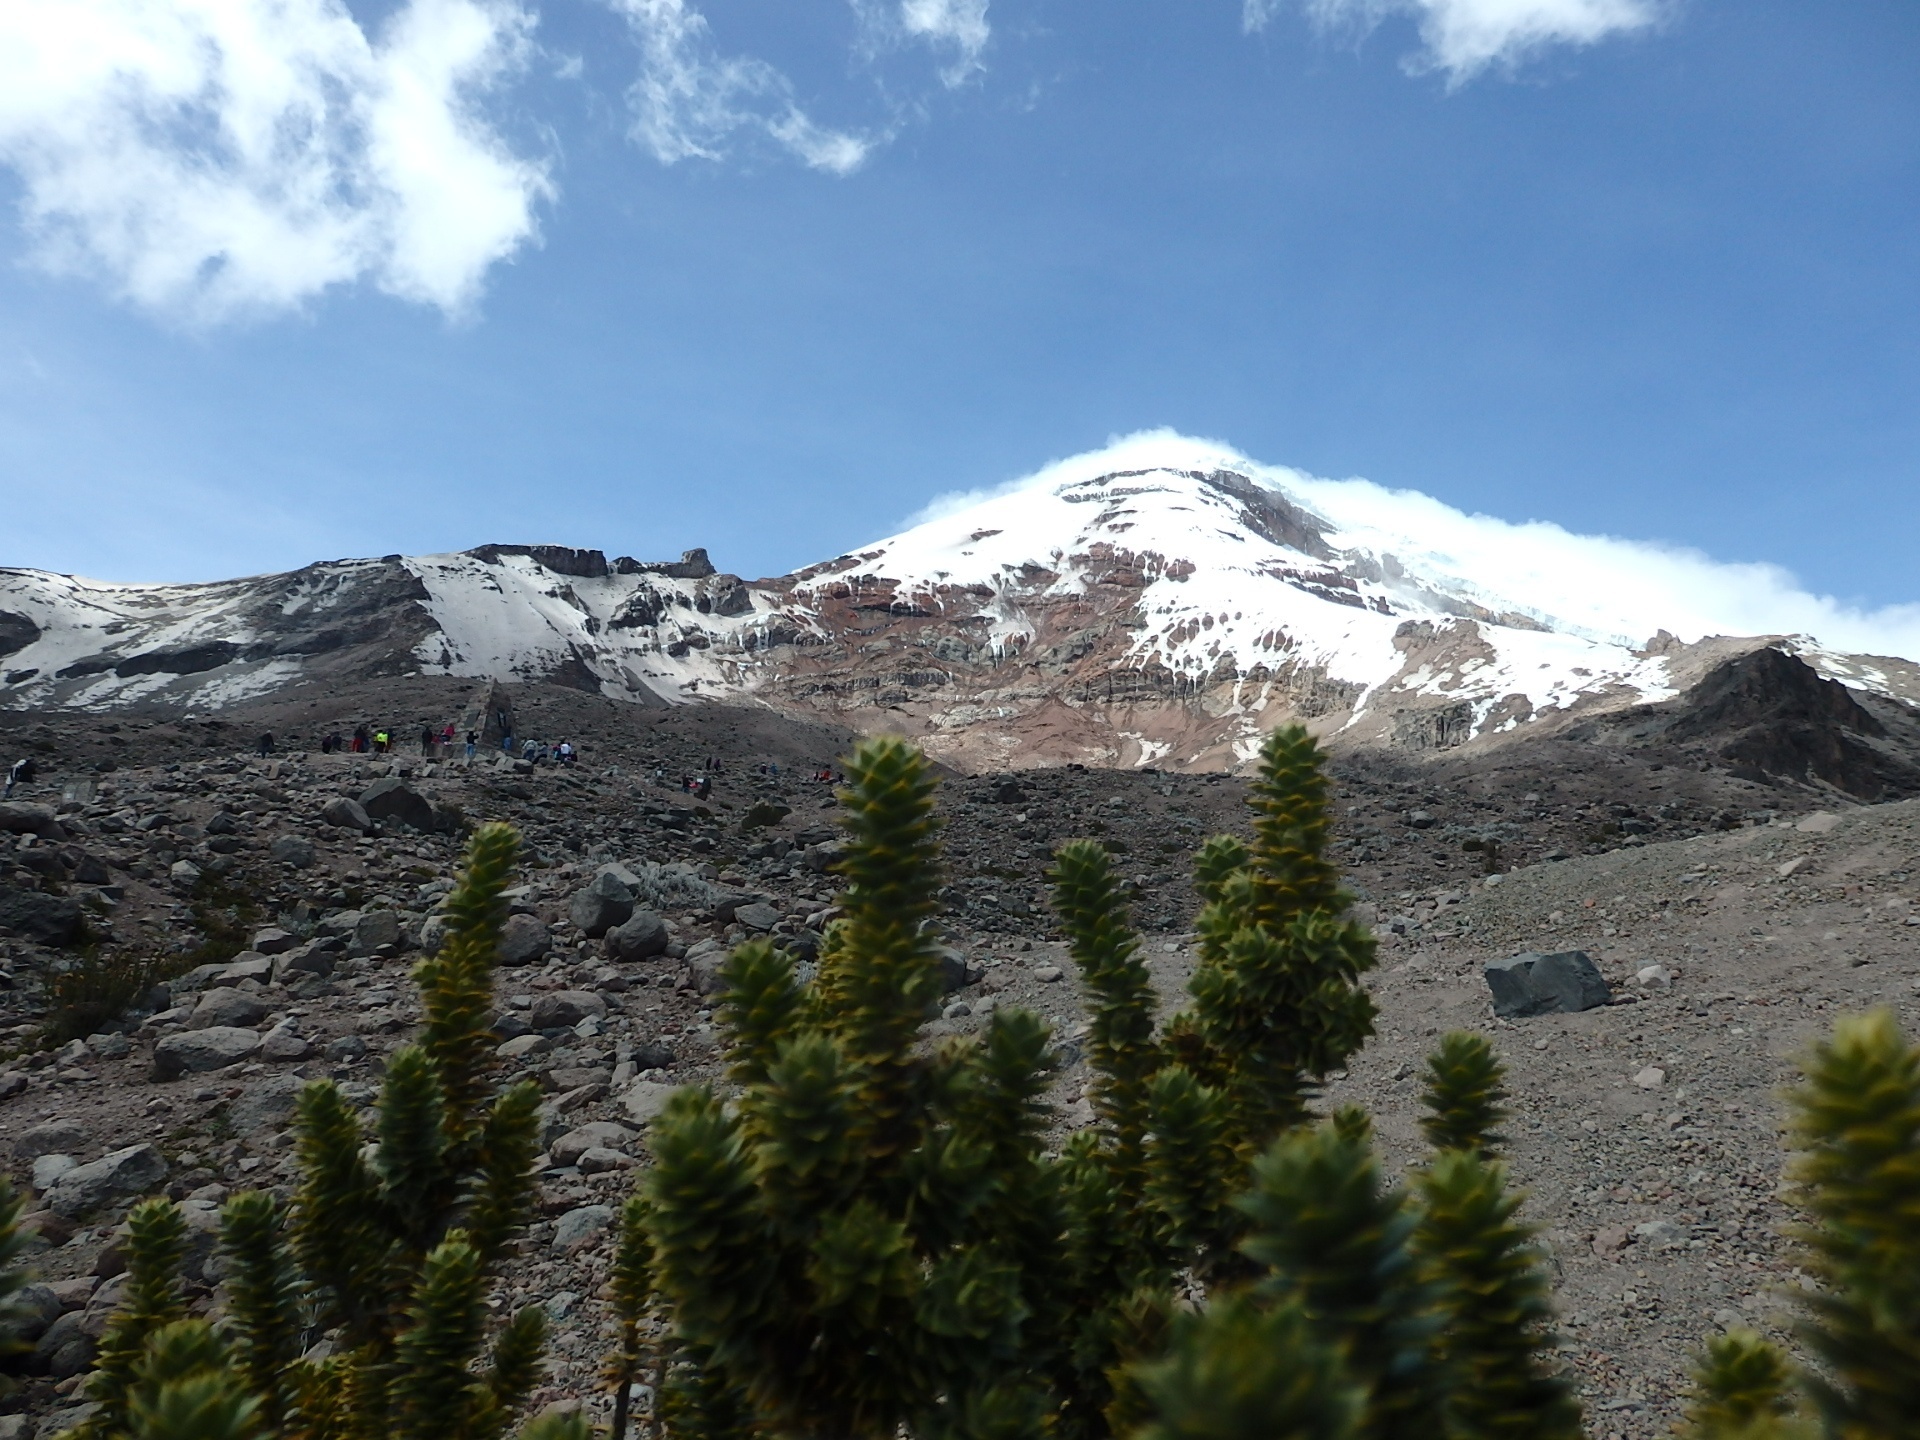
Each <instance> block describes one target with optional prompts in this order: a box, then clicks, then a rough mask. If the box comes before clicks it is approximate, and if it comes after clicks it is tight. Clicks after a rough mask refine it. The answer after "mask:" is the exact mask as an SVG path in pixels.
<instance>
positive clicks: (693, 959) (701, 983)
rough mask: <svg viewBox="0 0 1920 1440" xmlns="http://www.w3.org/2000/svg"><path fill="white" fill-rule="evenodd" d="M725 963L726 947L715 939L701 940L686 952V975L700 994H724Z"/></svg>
mask: <svg viewBox="0 0 1920 1440" xmlns="http://www.w3.org/2000/svg"><path fill="white" fill-rule="evenodd" d="M726 964H727V949H726V947H725V946H723V945H721V944H720V943H719V942H718V941H717V940H702V941H701V942H700V943H699V944H698V945H696V946H694V947H693V949H691V950H689V951H688V952H687V976H688V978H689V979H691V980H692V981H693V988H694V989H695V990H698V991H699V992H700V993H701V994H702V995H724V994H726V992H727V977H726V976H725V975H724V974H722V973H721V972H722V971H724V970H725V969H726Z"/></svg>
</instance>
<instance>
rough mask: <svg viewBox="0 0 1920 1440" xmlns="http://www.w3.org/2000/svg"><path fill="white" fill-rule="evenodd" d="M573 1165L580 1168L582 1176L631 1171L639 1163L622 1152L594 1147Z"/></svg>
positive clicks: (599, 1146) (601, 1146) (600, 1146)
mask: <svg viewBox="0 0 1920 1440" xmlns="http://www.w3.org/2000/svg"><path fill="white" fill-rule="evenodd" d="M573 1163H574V1164H576V1165H578V1166H579V1167H580V1173H581V1174H582V1175H605V1174H607V1173H609V1172H611V1171H614V1170H631V1169H633V1167H634V1166H636V1165H638V1164H639V1163H640V1162H639V1161H638V1160H635V1159H634V1158H633V1157H632V1156H631V1155H628V1154H626V1153H625V1152H624V1151H620V1150H612V1149H609V1148H608V1147H606V1146H605V1145H596V1146H594V1147H593V1149H591V1150H588V1151H585V1152H584V1153H582V1154H581V1156H580V1158H579V1159H578V1160H575V1161H574V1162H573Z"/></svg>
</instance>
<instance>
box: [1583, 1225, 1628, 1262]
mask: <svg viewBox="0 0 1920 1440" xmlns="http://www.w3.org/2000/svg"><path fill="white" fill-rule="evenodd" d="M1632 1239H1633V1237H1632V1236H1631V1235H1629V1234H1628V1233H1627V1227H1626V1226H1624V1225H1609V1226H1607V1227H1606V1228H1605V1229H1603V1230H1596V1231H1595V1232H1594V1235H1593V1253H1594V1254H1596V1255H1598V1256H1599V1257H1600V1258H1601V1259H1603V1260H1606V1259H1611V1258H1612V1257H1613V1256H1615V1255H1618V1254H1619V1253H1620V1252H1621V1251H1622V1250H1624V1249H1626V1248H1627V1245H1628V1243H1629V1242H1630V1241H1631V1240H1632Z"/></svg>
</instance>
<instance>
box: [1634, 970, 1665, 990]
mask: <svg viewBox="0 0 1920 1440" xmlns="http://www.w3.org/2000/svg"><path fill="white" fill-rule="evenodd" d="M1633 983H1634V984H1636V985H1638V986H1639V987H1640V988H1641V989H1643V990H1671V989H1672V988H1673V972H1672V971H1671V970H1669V969H1667V967H1666V966H1664V965H1642V966H1641V967H1640V968H1639V969H1638V970H1636V971H1634V972H1633Z"/></svg>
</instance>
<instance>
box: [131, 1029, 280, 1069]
mask: <svg viewBox="0 0 1920 1440" xmlns="http://www.w3.org/2000/svg"><path fill="white" fill-rule="evenodd" d="M259 1048H260V1037H259V1036H258V1035H257V1034H255V1033H254V1032H253V1031H251V1030H242V1029H239V1028H238V1027H236V1026H232V1025H214V1026H211V1027H209V1028H208V1029H205V1030H186V1031H182V1032H181V1033H180V1034H178V1035H168V1036H166V1037H165V1038H164V1039H162V1040H161V1041H160V1043H159V1044H157V1045H155V1046H154V1047H153V1078H154V1079H156V1080H177V1079H179V1078H180V1077H181V1076H182V1075H204V1074H206V1073H208V1072H209V1071H212V1070H224V1069H226V1068H227V1067H228V1066H229V1065H238V1064H239V1063H240V1062H241V1061H242V1060H250V1059H252V1058H253V1055H254V1053H255V1052H256V1051H258V1050H259Z"/></svg>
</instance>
